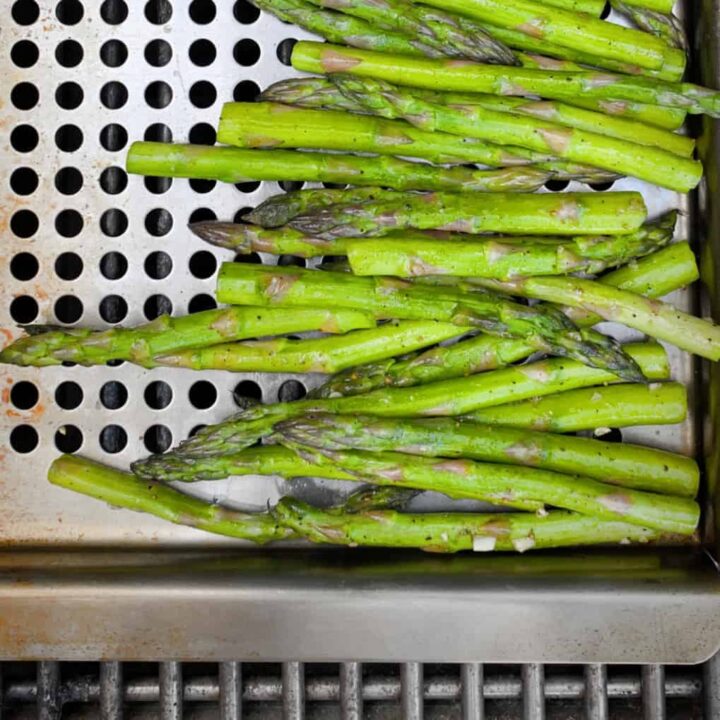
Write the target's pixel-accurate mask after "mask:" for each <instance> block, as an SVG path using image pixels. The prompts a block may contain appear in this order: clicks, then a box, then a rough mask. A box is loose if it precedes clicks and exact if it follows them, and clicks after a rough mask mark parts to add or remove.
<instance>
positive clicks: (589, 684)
mask: <svg viewBox="0 0 720 720" xmlns="http://www.w3.org/2000/svg"><path fill="white" fill-rule="evenodd" d="M585 715H586V717H587V720H608V717H609V715H608V696H607V668H606V667H605V665H588V666H586V668H585Z"/></svg>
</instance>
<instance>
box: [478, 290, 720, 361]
mask: <svg viewBox="0 0 720 720" xmlns="http://www.w3.org/2000/svg"><path fill="white" fill-rule="evenodd" d="M473 282H477V283H478V284H479V285H481V286H482V287H485V288H490V289H493V290H498V291H501V292H509V293H510V294H512V295H521V296H523V297H529V298H534V299H537V300H550V301H551V302H557V303H564V304H566V305H569V306H570V307H575V308H578V309H580V310H584V311H587V312H592V313H596V314H598V315H599V316H600V317H602V318H603V319H604V320H610V321H614V322H620V323H623V324H624V325H627V326H628V327H631V328H634V329H635V330H640V331H641V332H643V333H645V334H646V335H649V336H650V337H654V338H656V339H658V340H665V341H666V342H669V343H672V344H673V345H676V346H677V347H679V348H681V349H682V350H687V351H688V352H691V353H694V354H695V355H699V356H700V357H704V358H707V359H708V360H715V361H717V360H720V326H717V325H715V324H714V323H713V322H712V321H710V320H701V319H700V318H696V317H693V316H692V315H688V314H687V313H684V312H681V311H680V310H677V309H676V308H674V307H673V306H672V305H669V304H667V303H664V302H661V301H659V300H650V299H648V298H645V297H643V296H641V295H638V294H636V293H632V292H628V291H627V290H620V289H618V288H612V287H609V286H608V285H603V284H601V283H598V282H595V281H593V280H583V279H580V278H571V277H565V278H552V277H543V278H527V279H515V280H510V281H505V282H499V281H497V280H483V279H481V278H478V279H477V281H475V280H473Z"/></svg>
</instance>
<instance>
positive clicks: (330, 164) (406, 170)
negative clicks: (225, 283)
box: [127, 142, 548, 192]
mask: <svg viewBox="0 0 720 720" xmlns="http://www.w3.org/2000/svg"><path fill="white" fill-rule="evenodd" d="M127 171H128V172H130V173H134V174H136V175H150V176H153V177H183V178H199V179H205V180H220V181H222V182H228V183H240V182H248V181H253V180H277V181H278V182H280V181H283V180H285V181H290V180H293V181H304V182H305V181H307V182H328V183H349V184H351V185H371V186H379V187H389V188H395V189H396V190H457V191H463V192H472V191H480V192H495V191H498V192H502V191H508V190H511V191H519V190H531V189H533V188H537V187H539V186H540V185H542V184H543V182H544V181H545V179H547V178H548V171H543V170H536V169H533V168H531V167H518V168H502V169H500V170H472V169H469V168H465V167H436V166H434V165H427V164H425V163H417V162H411V161H408V160H400V159H398V158H393V157H384V156H382V157H360V156H357V155H336V154H332V153H328V154H325V153H308V152H296V151H293V150H243V149H240V148H230V147H208V146H206V145H177V144H176V145H173V144H169V143H155V142H136V143H133V144H132V145H131V146H130V150H129V151H128V156H127Z"/></svg>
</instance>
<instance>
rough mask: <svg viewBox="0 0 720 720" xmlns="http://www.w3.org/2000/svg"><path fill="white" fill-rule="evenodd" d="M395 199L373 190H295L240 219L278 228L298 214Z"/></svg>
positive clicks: (390, 192)
mask: <svg viewBox="0 0 720 720" xmlns="http://www.w3.org/2000/svg"><path fill="white" fill-rule="evenodd" d="M396 197H399V193H398V192H397V191H395V190H382V189H380V188H372V187H370V188H347V189H343V190H327V189H322V190H316V189H310V190H296V191H294V192H288V193H279V194H278V195H273V196H271V197H269V198H268V199H267V200H265V201H263V202H261V203H260V204H259V205H258V206H257V207H256V208H255V209H254V210H252V211H251V212H249V213H247V214H246V215H243V220H244V221H245V222H250V223H254V224H255V225H260V226H261V227H264V228H277V227H282V226H283V225H286V224H287V223H289V222H290V221H291V220H292V219H294V218H296V217H297V216H298V215H306V214H308V213H311V212H315V211H317V210H321V209H323V208H326V207H329V206H331V205H347V204H355V203H361V202H367V201H373V200H386V199H391V198H396Z"/></svg>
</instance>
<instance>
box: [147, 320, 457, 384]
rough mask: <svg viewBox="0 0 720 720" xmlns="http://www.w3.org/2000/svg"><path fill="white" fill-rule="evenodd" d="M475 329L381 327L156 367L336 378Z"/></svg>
mask: <svg viewBox="0 0 720 720" xmlns="http://www.w3.org/2000/svg"><path fill="white" fill-rule="evenodd" d="M470 330H471V328H463V327H458V326H457V325H452V324H449V323H438V322H433V321H429V322H428V321H419V320H416V321H410V322H404V323H398V324H394V323H393V324H388V325H382V326H381V327H377V328H373V329H371V330H360V331H358V332H351V333H348V334H347V335H339V336H335V337H324V338H314V339H311V340H290V339H288V338H273V339H271V340H264V341H258V342H244V343H224V344H222V345H213V346H210V347H198V348H193V349H189V350H180V351H177V352H174V353H166V354H163V355H156V356H155V358H154V361H155V363H156V364H157V365H162V366H169V367H184V368H191V369H192V370H227V371H230V372H270V373H273V372H274V373H278V372H283V373H289V372H291V373H294V372H297V373H308V372H312V373H335V372H339V371H340V370H344V369H346V368H349V367H354V366H355V365H360V364H362V363H366V362H375V361H378V360H382V359H384V358H389V357H393V356H395V355H402V354H404V353H407V352H412V351H413V350H417V349H419V348H423V347H427V346H428V345H434V344H435V343H438V342H442V341H443V340H449V339H450V338H453V337H458V336H459V335H463V334H464V333H465V332H469V331H470Z"/></svg>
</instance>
